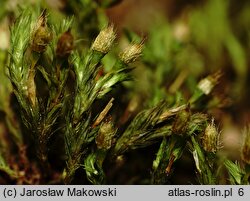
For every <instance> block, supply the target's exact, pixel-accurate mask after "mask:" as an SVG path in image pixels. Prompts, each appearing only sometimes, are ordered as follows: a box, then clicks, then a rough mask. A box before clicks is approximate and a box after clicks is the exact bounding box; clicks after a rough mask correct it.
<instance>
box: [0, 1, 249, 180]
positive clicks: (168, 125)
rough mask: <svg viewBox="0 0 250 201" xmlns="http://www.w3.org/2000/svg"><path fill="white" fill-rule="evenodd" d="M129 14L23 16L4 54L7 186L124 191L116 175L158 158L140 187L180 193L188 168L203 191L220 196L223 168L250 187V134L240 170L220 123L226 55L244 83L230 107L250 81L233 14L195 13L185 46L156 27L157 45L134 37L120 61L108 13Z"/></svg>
mask: <svg viewBox="0 0 250 201" xmlns="http://www.w3.org/2000/svg"><path fill="white" fill-rule="evenodd" d="M119 2H120V1H119V0H105V1H89V0H81V1H67V4H66V5H67V9H66V10H65V11H64V13H60V20H59V19H58V16H57V15H58V13H57V14H55V15H53V14H52V13H53V12H50V11H49V9H45V10H42V11H41V12H40V11H39V10H40V8H39V6H38V5H35V6H33V7H27V8H23V9H21V10H20V11H19V12H17V11H15V10H13V11H12V12H13V13H14V15H15V16H18V17H16V19H15V21H14V22H13V24H12V25H11V26H10V48H9V55H8V54H7V51H2V50H1V52H0V80H1V85H0V96H1V97H0V110H1V112H2V113H3V117H1V119H0V120H1V121H0V139H1V142H0V143H1V144H0V181H3V182H5V183H7V182H8V179H9V180H11V181H14V182H15V183H17V184H32V183H36V184H48V183H56V184H62V183H64V184H74V183H92V184H107V183H112V182H113V180H112V170H115V171H117V170H118V171H119V168H120V165H122V166H126V167H129V166H130V164H126V162H124V161H123V158H126V157H131V158H133V157H136V154H138V153H140V154H141V153H143V152H144V151H148V150H150V156H151V157H149V158H150V159H147V160H152V161H150V162H151V163H152V168H151V174H150V173H149V172H148V175H147V176H146V178H142V179H141V180H139V181H137V183H143V182H146V183H147V184H167V183H171V182H172V178H173V177H174V176H175V166H176V164H177V163H179V162H180V161H182V160H183V157H187V156H188V157H189V160H190V161H192V163H193V172H195V173H196V177H197V182H198V183H199V184H220V180H219V174H220V173H221V172H220V171H217V169H218V166H224V167H225V169H226V171H227V172H228V178H229V181H227V178H226V182H225V183H227V182H230V184H249V164H248V163H249V129H246V130H245V138H244V141H243V144H242V154H241V157H242V160H241V161H240V163H233V162H231V161H230V160H229V159H226V160H225V162H224V163H223V164H218V163H220V162H219V161H220V160H218V158H219V157H220V156H219V155H218V151H219V150H220V148H221V143H220V141H221V139H220V131H219V129H218V128H217V126H216V123H215V122H217V121H216V120H214V118H213V117H212V116H214V114H215V113H214V110H213V109H218V106H220V107H223V106H224V105H225V104H224V102H223V98H224V97H223V96H220V95H218V94H216V89H218V88H219V89H220V87H221V84H225V83H226V82H227V81H225V80H226V78H225V77H223V76H224V75H223V73H222V72H223V68H225V66H226V65H227V64H226V65H225V64H224V63H226V61H224V60H223V59H222V58H223V57H224V56H225V55H224V54H225V53H226V57H229V58H230V59H229V60H230V62H229V63H230V65H231V66H230V67H231V68H232V70H233V71H234V73H235V75H236V82H235V83H232V86H233V87H232V91H233V93H232V94H230V96H231V97H234V96H235V94H237V93H240V92H242V90H243V89H244V87H245V83H246V81H247V72H248V69H247V67H246V66H247V62H248V61H247V58H246V54H245V48H247V47H245V46H244V45H243V44H242V42H241V41H240V40H239V38H238V37H237V35H236V34H237V33H233V31H232V27H231V24H230V22H229V20H228V9H229V3H226V2H224V1H217V0H210V1H208V2H207V3H205V4H204V5H203V6H201V8H200V9H194V8H193V9H190V10H189V11H188V12H189V15H188V20H187V21H186V22H182V23H181V24H179V25H178V24H177V25H178V26H181V28H184V32H183V33H182V34H181V35H179V34H178V33H177V32H175V31H176V30H175V28H176V27H175V26H173V25H172V24H171V23H170V22H169V23H166V22H164V23H163V24H155V27H153V28H152V29H149V33H148V37H147V39H145V38H143V39H141V37H139V36H137V35H136V34H135V33H132V32H130V31H128V30H127V32H126V34H127V35H126V36H127V39H128V41H129V43H130V44H127V47H126V48H124V49H123V50H120V49H121V48H120V47H119V44H120V41H118V42H115V40H116V39H117V34H116V32H115V28H114V25H113V24H109V25H107V24H108V23H107V21H106V20H107V19H106V15H105V12H104V11H105V10H104V8H107V7H109V6H111V5H115V4H117V3H119ZM32 8H33V9H32ZM34 8H35V9H34ZM4 13H6V11H5V10H1V9H0V19H1V18H2V16H4V15H5V14H4ZM17 13H19V14H17ZM72 14H74V16H75V17H73V16H72ZM61 15H62V16H64V17H63V19H62V16H61ZM245 15H246V16H248V15H247V12H246V11H245V12H244V14H242V16H241V17H242V19H245V17H244V16H245ZM239 19H240V18H239ZM239 21H240V22H242V23H243V24H245V23H246V22H244V20H239ZM104 24H105V26H104ZM221 25H223V26H221ZM100 27H101V28H100ZM244 31H245V30H244ZM246 33H247V34H248V35H249V31H248V32H246ZM208 38H210V40H207V39H208ZM211 40H212V41H213V42H212V43H211ZM115 44H116V45H115ZM117 44H118V45H117ZM248 48H249V47H248ZM7 57H8V59H7ZM140 57H142V58H141V59H140ZM138 60H139V62H138ZM221 69H222V70H221ZM223 79H224V82H225V83H220V81H221V80H222V81H223ZM239 80H241V81H240V82H238V81H239ZM125 81H129V82H125ZM223 95H224V96H226V94H223ZM237 101H239V100H237ZM219 104H220V105H219ZM219 120H221V119H219ZM2 125H3V126H2ZM1 126H2V127H3V129H2V127H1ZM6 136H7V137H6ZM151 149H152V150H151ZM133 153H135V154H134V155H135V156H134V155H133ZM154 154H155V155H156V156H155V159H152V156H153V155H154ZM142 155H143V154H142ZM140 158H143V160H144V159H145V158H148V156H146V155H145V156H144V155H143V157H141V156H140ZM13 161H17V162H16V163H15V162H13ZM109 168H110V169H111V170H109ZM115 171H114V172H115ZM2 173H4V174H6V175H7V176H8V177H9V178H8V179H6V181H5V177H3V178H2ZM31 175H32V176H31ZM78 175H80V177H79V178H78ZM109 177H110V178H109ZM37 178H38V179H37ZM137 178H140V175H138V177H137ZM126 182H128V181H125V182H124V183H126ZM135 183H136V182H135Z"/></svg>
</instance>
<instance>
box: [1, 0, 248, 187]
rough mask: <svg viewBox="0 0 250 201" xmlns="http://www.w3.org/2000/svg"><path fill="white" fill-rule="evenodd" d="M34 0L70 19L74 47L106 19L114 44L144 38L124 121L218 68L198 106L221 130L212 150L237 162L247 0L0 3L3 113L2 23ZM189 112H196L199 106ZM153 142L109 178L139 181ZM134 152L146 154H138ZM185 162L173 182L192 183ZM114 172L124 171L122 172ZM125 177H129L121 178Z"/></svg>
mask: <svg viewBox="0 0 250 201" xmlns="http://www.w3.org/2000/svg"><path fill="white" fill-rule="evenodd" d="M37 2H40V3H41V5H43V7H47V8H48V9H49V12H50V15H49V18H50V20H53V19H55V20H60V19H61V17H62V16H70V15H74V16H75V19H76V20H75V22H76V23H75V29H74V30H73V31H74V32H75V35H76V38H77V39H79V41H80V42H78V43H77V44H76V46H78V47H84V46H89V45H90V44H88V41H89V39H88V38H90V39H93V38H95V36H96V35H97V33H98V31H99V30H100V28H102V27H104V26H105V25H106V24H107V23H113V24H114V25H115V27H116V30H117V33H118V41H119V42H117V44H119V46H120V47H119V48H122V47H124V46H126V44H128V43H129V42H131V41H138V40H140V39H141V38H144V39H145V48H144V52H143V56H142V61H141V62H138V63H137V64H136V66H137V68H136V69H135V71H134V77H135V80H136V84H129V83H128V84H127V86H126V87H127V89H129V90H127V91H128V92H126V93H125V94H123V95H121V100H120V101H121V103H122V106H120V107H122V108H123V109H124V110H128V112H129V113H130V116H129V118H132V117H133V116H134V115H135V114H136V113H137V112H138V111H140V110H141V109H142V108H147V107H150V106H154V105H156V103H158V102H159V100H161V99H166V98H167V99H173V100H176V99H180V100H188V98H189V97H190V96H191V94H193V92H194V86H196V84H197V83H198V81H199V80H200V79H202V78H204V77H205V76H207V75H209V74H212V73H215V72H217V71H218V70H220V71H221V72H222V77H221V79H220V81H219V83H218V84H217V85H216V87H215V90H214V91H213V95H212V96H213V97H212V98H211V99H209V100H204V104H205V105H201V106H200V108H202V110H203V111H204V112H207V113H208V114H209V115H210V116H211V117H213V118H215V122H216V124H217V125H218V127H219V129H220V130H221V139H222V148H221V150H220V154H221V155H222V156H223V157H228V158H230V159H232V160H237V159H239V157H240V147H241V139H242V136H241V131H242V130H243V128H244V126H245V125H247V124H249V121H250V106H249V100H250V68H249V66H250V1H248V0H241V1H236V0H190V1H186V0H93V1H90V0H80V1H70V0H47V1H35V0H0V5H1V6H0V7H1V8H0V51H1V52H0V53H1V54H0V96H1V97H2V99H1V100H0V110H1V112H2V113H3V112H4V111H5V110H6V109H5V108H6V107H7V106H6V101H8V100H9V98H8V94H10V93H11V92H10V91H11V87H10V85H9V84H6V82H7V81H6V79H7V78H6V76H5V74H4V66H5V65H7V51H8V48H9V45H10V33H9V26H10V25H11V23H13V19H14V18H15V17H16V13H17V10H18V7H19V6H24V5H34V4H37ZM86 39H88V40H86ZM90 41H91V40H90ZM112 57H114V55H112V54H111V55H110V56H108V57H107V58H105V60H104V64H105V66H106V68H107V69H106V70H108V66H111V65H109V64H110V63H112V62H113V60H114V59H113V58H112ZM104 70H105V69H104ZM3 83H5V84H3ZM4 97H5V98H4ZM131 108H132V109H131ZM195 109H197V110H199V106H197V108H195ZM2 113H1V114H2ZM1 114H0V115H1ZM117 115H120V114H119V113H118V114H117ZM120 121H121V122H122V121H123V119H121V120H120ZM124 121H125V120H124ZM121 124H122V123H121ZM5 131H6V128H5V127H4V125H3V124H2V123H1V122H0V135H4V133H5ZM157 146H159V145H154V146H152V147H149V148H147V149H144V150H140V151H135V152H131V153H129V154H128V156H125V160H123V163H129V164H135V165H134V166H126V168H125V169H124V167H122V166H121V167H122V168H120V169H119V168H117V169H115V170H112V172H111V173H109V174H110V175H109V176H110V178H111V180H112V181H114V183H126V184H131V183H133V184H134V183H138V181H140V183H143V181H141V178H143V176H144V175H147V174H148V172H149V171H150V168H151V165H152V160H153V159H154V157H155V155H152V150H156V147H157ZM142 153H143V154H145V156H147V157H148V158H147V159H144V158H141V154H142ZM131 156H133V157H131ZM185 157H186V158H187V159H185ZM189 163H190V164H189ZM183 164H189V165H187V166H186V167H187V169H185V170H183V168H181V167H183ZM189 167H190V170H191V169H192V168H194V164H192V163H191V162H190V161H189V160H188V156H185V155H184V156H183V160H182V162H180V164H177V167H176V171H177V172H178V173H179V174H175V175H177V176H176V178H173V180H174V183H176V184H182V183H186V181H191V182H192V181H193V180H192V179H190V178H187V179H185V178H184V179H183V177H184V176H183V175H186V171H189V170H188V168H189ZM120 172H127V174H124V176H123V175H120ZM190 172H192V171H190ZM127 175H132V176H130V178H129V179H126V178H124V177H127ZM138 175H139V176H138ZM192 176H193V175H191V176H190V177H192Z"/></svg>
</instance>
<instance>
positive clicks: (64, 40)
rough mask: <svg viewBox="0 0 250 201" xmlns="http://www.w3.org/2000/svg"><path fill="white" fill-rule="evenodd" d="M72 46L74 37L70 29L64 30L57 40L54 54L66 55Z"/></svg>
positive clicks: (69, 52)
mask: <svg viewBox="0 0 250 201" xmlns="http://www.w3.org/2000/svg"><path fill="white" fill-rule="evenodd" d="M73 48H74V37H73V35H72V34H71V31H70V29H69V30H68V31H66V32H64V33H63V34H62V35H61V37H60V38H59V40H58V42H57V47H56V55H57V56H58V57H68V56H69V55H70V54H71V52H72V50H73Z"/></svg>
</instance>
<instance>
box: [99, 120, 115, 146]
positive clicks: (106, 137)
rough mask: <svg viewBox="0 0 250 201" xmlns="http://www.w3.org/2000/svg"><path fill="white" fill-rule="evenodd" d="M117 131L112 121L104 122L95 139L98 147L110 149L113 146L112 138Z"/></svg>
mask: <svg viewBox="0 0 250 201" xmlns="http://www.w3.org/2000/svg"><path fill="white" fill-rule="evenodd" d="M115 133H116V130H115V129H114V127H113V124H112V122H111V121H106V122H103V123H102V124H101V127H100V130H99V132H98V135H97V136H96V139H95V141H96V145H97V148H98V149H104V150H109V149H110V148H111V146H112V140H113V137H114V135H115Z"/></svg>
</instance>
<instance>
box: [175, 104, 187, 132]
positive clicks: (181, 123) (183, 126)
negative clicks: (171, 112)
mask: <svg viewBox="0 0 250 201" xmlns="http://www.w3.org/2000/svg"><path fill="white" fill-rule="evenodd" d="M189 120H190V111H189V107H187V108H186V109H185V110H183V111H181V112H180V113H179V114H178V115H177V116H176V118H175V121H174V124H173V127H172V130H173V133H175V134H178V135H181V134H185V132H186V130H187V128H188V122H189Z"/></svg>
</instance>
